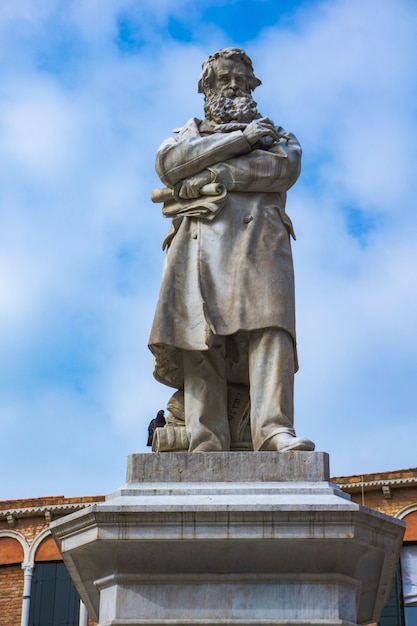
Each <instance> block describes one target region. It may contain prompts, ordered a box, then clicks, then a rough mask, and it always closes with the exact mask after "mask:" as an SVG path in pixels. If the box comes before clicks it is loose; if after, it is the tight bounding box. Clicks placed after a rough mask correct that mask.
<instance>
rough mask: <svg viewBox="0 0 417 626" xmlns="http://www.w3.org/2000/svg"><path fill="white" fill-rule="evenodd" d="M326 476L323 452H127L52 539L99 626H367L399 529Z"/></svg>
mask: <svg viewBox="0 0 417 626" xmlns="http://www.w3.org/2000/svg"><path fill="white" fill-rule="evenodd" d="M328 479H329V470H328V456H327V454H325V453H322V452H287V453H274V452H229V453H226V452H225V453H220V452H219V453H216V452H210V453H198V454H197V453H196V454H186V453H185V454H184V453H162V454H136V455H132V456H130V457H129V459H128V469H127V482H126V484H125V485H124V486H123V487H121V488H120V489H119V490H118V491H116V492H115V493H113V494H112V495H110V496H108V497H107V499H106V501H105V502H103V503H97V504H92V505H91V506H90V507H89V508H87V509H83V510H82V511H79V512H77V513H74V514H72V515H69V516H67V517H65V518H62V519H60V520H58V521H56V522H54V523H53V524H52V525H51V530H52V533H53V535H54V536H55V539H56V541H57V542H58V544H59V545H60V548H61V552H62V554H63V558H64V561H65V563H66V565H67V568H68V570H69V572H70V574H71V577H72V579H73V581H74V583H75V585H76V587H77V590H78V592H79V594H80V595H81V598H82V600H83V601H84V603H85V604H86V605H87V607H88V610H89V614H90V616H91V617H92V618H93V619H95V620H97V621H99V622H100V625H101V626H116V625H117V626H134V625H135V626H139V625H143V626H145V625H148V624H149V625H155V626H156V625H159V624H161V625H162V624H164V625H172V626H180V625H185V624H187V625H190V626H191V625H193V626H194V625H195V626H203V625H204V626H208V625H209V624H218V623H220V624H227V625H230V626H232V625H233V626H235V625H236V626H249V625H251V626H255V625H256V626H263V625H265V626H267V625H268V626H273V625H279V624H286V625H297V626H301V625H304V624H305V625H307V624H308V625H313V624H314V625H316V626H322V625H323V626H324V625H326V626H332V625H339V626H342V625H343V626H348V625H353V624H358V623H367V622H372V621H376V620H377V619H378V617H379V613H380V610H381V609H382V607H383V605H384V604H385V602H386V600H387V598H388V595H389V592H390V590H391V585H392V580H393V576H394V573H395V568H396V565H397V561H398V556H399V550H400V547H401V542H402V535H403V527H404V525H403V523H402V522H400V521H399V520H394V519H392V518H390V517H387V516H386V515H383V514H380V513H377V512H375V511H371V510H369V509H365V508H363V507H361V506H359V505H357V504H355V503H352V502H351V501H350V498H349V496H347V495H345V494H344V493H342V492H341V491H340V489H338V487H337V486H335V485H332V484H330V483H329V482H328Z"/></svg>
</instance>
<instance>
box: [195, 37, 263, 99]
mask: <svg viewBox="0 0 417 626" xmlns="http://www.w3.org/2000/svg"><path fill="white" fill-rule="evenodd" d="M231 63H232V64H234V65H235V66H236V68H239V70H240V71H241V72H242V73H244V74H245V77H246V84H247V88H248V89H249V90H250V91H251V92H252V91H253V90H254V89H256V87H259V85H261V84H262V83H261V81H260V80H259V78H257V77H256V76H255V73H254V71H253V66H252V61H251V59H250V58H249V57H248V55H247V54H246V52H244V50H241V49H240V48H224V50H218V52H215V53H214V54H211V55H210V56H209V58H208V59H207V61H204V63H203V65H202V68H203V71H202V73H201V76H200V79H199V81H198V93H204V94H205V93H207V91H210V90H214V89H216V78H217V76H218V73H219V70H220V68H221V67H222V66H225V65H226V66H227V65H230V64H231Z"/></svg>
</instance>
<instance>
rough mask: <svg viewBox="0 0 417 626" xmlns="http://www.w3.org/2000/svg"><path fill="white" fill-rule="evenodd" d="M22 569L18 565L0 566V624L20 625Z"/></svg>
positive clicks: (7, 625) (8, 625)
mask: <svg viewBox="0 0 417 626" xmlns="http://www.w3.org/2000/svg"><path fill="white" fill-rule="evenodd" d="M22 596H23V570H22V568H21V566H20V565H2V566H1V567H0V626H20V622H21V616H22Z"/></svg>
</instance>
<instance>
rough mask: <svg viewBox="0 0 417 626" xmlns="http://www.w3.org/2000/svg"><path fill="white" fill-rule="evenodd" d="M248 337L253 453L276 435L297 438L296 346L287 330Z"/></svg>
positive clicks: (262, 332) (267, 331)
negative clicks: (295, 424) (295, 416)
mask: <svg viewBox="0 0 417 626" xmlns="http://www.w3.org/2000/svg"><path fill="white" fill-rule="evenodd" d="M248 334H249V346H248V358H249V381H250V399H251V431H252V441H253V448H254V450H261V449H262V447H263V445H264V444H265V443H266V442H267V441H268V439H270V438H271V437H272V436H273V435H276V434H278V433H290V434H292V435H294V434H295V433H294V430H293V424H294V373H295V366H294V343H293V340H292V338H291V336H290V335H289V334H288V333H287V332H285V331H284V330H279V329H277V328H266V329H261V330H255V331H251V332H249V333H248Z"/></svg>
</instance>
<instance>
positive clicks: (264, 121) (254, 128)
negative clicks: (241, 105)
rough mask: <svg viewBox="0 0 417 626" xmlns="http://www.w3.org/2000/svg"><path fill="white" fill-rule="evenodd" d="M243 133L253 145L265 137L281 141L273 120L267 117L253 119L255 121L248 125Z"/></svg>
mask: <svg viewBox="0 0 417 626" xmlns="http://www.w3.org/2000/svg"><path fill="white" fill-rule="evenodd" d="M243 134H244V135H245V137H246V139H247V140H248V142H249V143H250V145H251V146H254V145H255V144H256V143H258V142H259V141H260V140H261V139H262V138H263V137H270V138H272V139H273V140H274V141H279V138H280V136H279V135H278V133H277V131H276V128H275V126H274V124H273V122H271V120H270V119H268V118H267V117H261V118H259V119H257V120H253V122H251V123H250V124H248V125H247V127H246V128H245V130H244V131H243Z"/></svg>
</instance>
